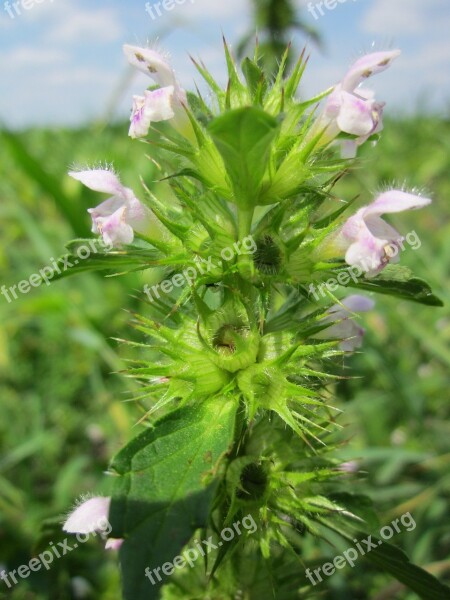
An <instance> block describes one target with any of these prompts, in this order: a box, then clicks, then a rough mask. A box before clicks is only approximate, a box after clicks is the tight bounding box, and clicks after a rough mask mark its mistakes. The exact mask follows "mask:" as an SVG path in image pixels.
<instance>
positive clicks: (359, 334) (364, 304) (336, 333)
mask: <svg viewBox="0 0 450 600" xmlns="http://www.w3.org/2000/svg"><path fill="white" fill-rule="evenodd" d="M374 306H375V302H374V301H373V300H371V299H370V298H366V297H365V296H359V295H357V294H355V295H353V296H348V297H347V298H344V299H343V300H342V301H341V304H335V305H334V306H332V307H331V308H330V310H329V311H328V315H327V316H326V317H325V318H324V319H323V321H322V322H323V323H332V325H330V327H328V328H327V329H325V330H324V331H321V332H320V333H319V334H318V335H317V337H318V338H319V339H337V340H342V342H341V343H340V345H339V347H340V349H341V350H344V351H345V352H353V351H354V350H356V349H357V348H360V347H361V346H362V341H363V337H364V333H365V329H363V328H362V327H360V326H359V325H358V323H357V322H356V321H355V313H359V312H368V311H369V310H372V309H373V307H374Z"/></svg>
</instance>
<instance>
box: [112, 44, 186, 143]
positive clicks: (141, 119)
mask: <svg viewBox="0 0 450 600" xmlns="http://www.w3.org/2000/svg"><path fill="white" fill-rule="evenodd" d="M123 50H124V53H125V56H126V57H127V59H128V62H129V63H130V64H131V65H132V66H133V67H136V68H137V69H139V70H140V71H142V72H143V73H145V74H146V75H149V76H150V77H151V78H152V79H153V80H154V81H156V83H158V84H159V85H160V86H161V88H160V89H158V90H156V91H152V92H149V91H146V92H144V94H145V95H144V96H135V97H134V105H133V112H132V115H131V127H130V132H129V135H130V136H131V137H133V138H137V137H139V138H140V137H145V136H146V135H147V133H148V131H149V129H150V125H151V123H152V122H158V121H168V120H173V125H174V126H175V127H176V128H177V129H179V130H180V131H181V133H182V134H183V135H184V134H185V129H186V125H188V119H187V116H186V114H185V111H184V108H183V105H186V104H187V97H186V92H185V91H184V90H183V89H182V88H181V87H180V85H179V83H178V81H177V79H176V77H175V73H174V71H173V69H172V67H171V65H170V63H169V62H168V61H167V60H166V58H165V57H164V56H163V55H162V54H160V53H159V52H157V51H156V50H152V49H151V48H139V47H138V46H129V45H125V46H124V47H123Z"/></svg>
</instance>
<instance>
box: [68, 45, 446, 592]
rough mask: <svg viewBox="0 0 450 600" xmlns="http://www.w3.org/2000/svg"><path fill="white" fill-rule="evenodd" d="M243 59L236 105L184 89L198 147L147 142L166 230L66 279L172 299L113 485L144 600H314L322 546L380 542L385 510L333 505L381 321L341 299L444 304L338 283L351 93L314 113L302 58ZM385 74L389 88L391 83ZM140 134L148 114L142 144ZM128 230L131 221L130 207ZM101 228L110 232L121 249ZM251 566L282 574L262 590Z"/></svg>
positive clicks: (156, 225) (171, 130)
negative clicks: (351, 410) (371, 332)
mask: <svg viewBox="0 0 450 600" xmlns="http://www.w3.org/2000/svg"><path fill="white" fill-rule="evenodd" d="M127 51H128V52H129V53H131V57H132V61H134V62H135V63H136V61H137V63H136V64H137V65H138V67H139V68H141V69H143V68H144V67H145V61H146V60H148V61H153V63H154V65H156V66H154V67H153V66H152V69H153V71H151V73H153V74H154V73H155V72H156V74H157V75H158V73H157V68H158V65H163V67H164V69H165V72H166V71H167V73H169V75H170V73H171V72H170V70H169V67H168V66H167V63H166V62H162V61H159V62H158V60H157V56H155V55H156V53H155V52H154V51H147V52H142V54H141V53H140V52H139V51H138V50H136V49H134V47H131V49H130V47H128V50H127ZM225 55H226V60H227V65H228V76H229V81H228V85H227V87H226V89H222V88H221V87H220V86H219V85H218V83H217V82H216V81H215V80H214V78H213V77H212V75H211V74H210V73H209V72H208V71H207V69H206V67H204V66H203V65H200V64H197V63H196V66H197V69H198V71H199V73H200V74H201V75H202V77H203V78H204V80H205V81H206V83H207V85H208V86H209V90H210V94H211V98H210V99H208V101H206V100H205V99H204V98H203V97H202V96H201V95H200V94H192V93H188V94H187V96H186V99H187V100H186V102H183V98H185V96H184V95H183V94H184V91H183V90H181V89H178V92H177V93H178V96H177V98H178V99H177V102H178V103H179V105H181V104H182V105H183V109H184V111H185V114H186V116H187V118H188V122H183V123H184V126H186V127H185V128H184V129H183V130H182V131H183V132H185V135H182V133H180V131H181V130H180V127H179V123H178V125H177V128H175V127H171V126H170V119H166V120H168V123H166V124H165V125H163V126H159V127H158V129H157V130H156V131H155V130H154V131H150V133H149V136H148V138H147V139H146V142H147V146H146V147H145V148H143V149H144V150H145V151H146V152H147V153H150V154H151V156H152V159H153V160H155V161H156V162H157V163H158V167H159V169H160V181H159V182H158V183H157V184H156V185H151V184H150V182H149V181H147V180H146V174H145V173H142V174H141V175H142V178H143V183H144V191H145V198H143V199H141V200H140V201H141V202H142V203H143V204H145V206H146V207H147V209H149V211H150V213H151V215H152V219H153V221H152V224H151V225H150V226H149V227H148V230H146V231H142V230H138V229H136V231H135V239H134V241H133V243H132V244H128V245H124V244H122V245H120V244H117V245H116V246H115V247H114V248H113V249H109V250H107V249H106V248H105V249H101V250H99V251H98V252H97V253H96V254H92V255H91V256H90V257H89V258H87V259H86V260H84V261H81V262H79V264H78V265H76V266H73V268H72V269H69V270H68V271H65V272H64V273H62V275H67V274H70V273H73V272H77V271H85V270H89V269H92V270H94V269H96V270H107V271H109V272H110V273H114V274H118V273H125V272H128V271H132V270H139V271H144V270H147V269H156V268H157V269H159V271H158V273H159V278H160V280H161V283H160V284H155V285H153V286H151V285H150V284H148V285H147V286H146V287H145V288H144V292H145V294H146V295H147V297H148V299H149V303H148V304H149V305H148V314H146V315H143V316H139V315H136V316H135V318H134V325H135V327H136V328H137V330H139V332H141V334H142V335H143V336H144V339H143V340H142V341H140V342H133V343H132V344H131V345H132V346H134V348H135V353H136V354H135V357H136V358H135V360H134V361H132V364H131V365H130V368H129V371H128V374H129V376H130V377H133V378H135V379H137V380H138V381H139V382H140V383H141V392H140V394H139V395H138V398H137V400H139V402H140V403H141V404H142V405H143V407H144V416H143V418H142V419H141V422H142V424H143V425H145V426H146V429H145V430H144V431H143V432H142V433H141V434H140V435H139V436H138V437H137V438H135V439H134V440H132V441H131V442H130V443H129V444H128V445H127V446H126V447H125V448H124V449H123V450H122V451H121V452H120V453H119V454H118V455H117V456H116V458H115V459H114V460H113V462H112V465H111V472H112V473H114V475H115V477H114V478H112V479H113V483H114V485H113V491H112V503H111V511H110V519H111V523H112V526H113V532H112V534H111V535H112V537H114V538H123V539H124V542H123V545H122V547H121V549H120V561H121V566H122V575H123V581H124V595H125V598H126V599H127V600H151V599H152V598H155V599H156V598H165V599H166V600H171V599H175V598H186V599H187V598H205V599H206V598H214V599H215V600H218V599H219V598H220V599H222V598H223V599H227V600H232V599H234V598H238V597H239V598H241V597H242V598H257V597H258V598H265V597H264V596H263V595H261V593H259V590H260V589H261V587H260V586H261V583H260V582H261V581H264V582H265V585H266V587H265V589H266V590H267V589H271V588H273V589H274V590H275V591H277V590H278V593H279V595H277V596H276V597H277V598H288V599H289V600H290V599H291V598H294V597H307V596H306V595H305V596H300V595H299V594H300V590H303V592H302V593H305V594H307V593H308V591H307V590H308V588H310V587H311V586H310V583H309V582H308V579H306V578H305V575H304V563H302V561H301V555H302V547H303V544H304V540H305V537H306V536H307V535H308V534H312V535H314V536H318V537H325V538H326V537H327V535H328V533H327V532H330V531H333V532H336V531H337V532H338V533H339V534H340V535H341V536H342V537H343V538H344V539H348V538H349V536H350V537H351V536H357V535H359V534H358V532H359V531H360V530H361V529H364V528H365V527H367V528H373V523H374V516H373V514H372V513H371V512H370V510H368V508H367V506H366V504H367V503H366V501H364V500H362V499H359V498H356V499H355V496H352V495H350V494H347V495H346V494H342V493H341V494H337V492H336V491H335V489H334V487H333V485H334V483H333V482H334V481H335V480H336V479H337V478H339V477H341V476H342V473H341V471H340V470H339V468H338V467H339V464H338V461H336V460H335V459H334V458H333V432H334V431H335V430H336V428H337V427H339V412H340V410H339V409H338V407H335V406H334V405H335V404H336V400H335V399H334V398H333V391H332V390H333V388H332V384H333V381H334V380H335V379H337V378H339V375H336V374H335V366H334V359H336V358H338V359H340V361H341V362H342V357H343V356H344V355H345V354H346V353H347V350H348V344H349V342H350V346H352V343H353V342H352V341H354V338H355V337H356V338H358V339H357V342H358V343H359V342H360V341H361V340H360V338H362V332H363V330H362V329H361V328H360V327H358V326H357V325H355V324H354V321H353V319H356V315H355V312H357V311H359V310H367V308H361V309H359V308H355V306H357V304H358V301H359V300H358V298H359V297H356V296H353V297H351V298H352V300H351V302H349V303H348V304H347V305H346V304H345V302H343V299H342V298H341V293H340V290H339V287H341V288H342V289H345V288H346V287H355V288H358V289H366V290H369V291H374V292H380V293H383V294H391V295H394V296H397V297H400V298H406V299H410V300H415V301H417V302H422V303H423V304H429V305H438V304H439V303H440V301H439V300H438V299H437V298H436V297H435V296H434V295H433V294H432V291H431V290H430V288H429V287H428V286H427V284H426V283H424V282H422V281H421V280H419V279H415V278H414V277H413V275H412V274H411V273H410V272H409V271H407V270H404V269H402V268H401V267H397V266H392V265H391V266H389V267H388V268H386V269H385V270H384V271H383V272H382V273H381V274H379V275H377V276H376V277H374V278H370V279H368V278H367V277H365V275H364V273H362V272H361V273H359V274H355V273H353V276H352V277H348V278H347V279H346V280H345V283H344V278H341V279H339V276H340V275H341V274H342V273H343V272H344V271H345V270H346V268H347V266H348V265H347V264H346V262H345V261H346V256H347V254H346V250H347V248H344V249H343V248H342V247H340V246H339V245H338V244H337V243H336V244H334V242H333V240H335V239H340V238H339V237H338V234H339V232H340V231H341V228H342V226H343V223H344V222H345V220H346V218H347V217H348V216H349V213H350V209H353V207H352V202H350V201H349V202H344V201H342V200H341V199H339V198H337V197H336V196H335V195H334V186H335V184H336V182H337V181H338V179H339V178H340V177H341V176H342V175H343V174H344V171H345V169H347V168H349V167H350V166H351V163H350V162H349V161H348V160H344V159H342V158H340V157H337V156H336V154H335V151H334V148H333V146H332V143H333V142H334V141H336V140H337V139H338V136H337V135H335V136H334V138H333V139H331V140H330V139H329V135H328V137H327V138H326V139H327V141H326V142H325V141H324V137H323V135H324V130H323V129H321V128H320V127H318V125H317V123H321V122H322V121H323V119H322V121H320V120H319V121H318V117H317V114H318V112H319V110H318V108H317V104H318V102H319V101H320V100H321V99H323V98H326V97H327V96H328V95H329V94H330V92H331V91H332V89H330V90H327V91H325V92H324V93H323V94H321V95H319V96H317V97H315V98H311V99H310V100H308V101H299V100H297V92H298V87H299V84H300V82H301V78H302V75H303V72H304V69H305V67H306V60H305V57H304V56H303V55H302V56H301V57H300V59H299V60H298V62H297V64H296V65H295V66H294V68H293V70H292V72H291V73H290V74H287V73H285V66H286V61H287V58H288V52H286V54H285V56H284V58H283V60H282V62H281V64H280V67H279V72H278V74H277V75H276V77H275V79H274V80H273V81H271V80H270V79H269V78H268V77H267V76H266V75H265V74H264V71H263V69H262V68H261V66H260V60H259V56H258V50H257V51H256V54H255V57H254V59H253V60H250V59H249V58H246V59H245V60H244V61H243V63H242V74H239V71H238V67H237V65H236V64H235V62H234V60H233V58H232V56H231V54H230V52H229V49H228V47H227V45H226V44H225ZM375 58H376V60H375V59H373V60H372V62H373V69H374V70H375V71H376V69H378V70H381V69H382V68H385V66H386V65H385V63H383V62H380V60H381V59H380V58H379V57H375ZM153 63H152V64H153ZM160 68H161V69H162V67H160ZM170 76H171V77H172V75H170ZM155 79H156V76H155ZM171 84H172V85H175V84H176V82H175V80H174V81H173V82H172V80H171ZM151 98H152V97H150V96H148V99H149V101H151ZM178 110H180V106H178ZM169 114H170V113H169ZM139 118H140V115H139V112H138V111H137V112H135V114H134V115H133V119H134V126H133V127H134V129H133V131H134V132H136V131H141V129H142V123H141V122H140V121H139ZM347 118H348V115H347ZM160 120H161V119H160ZM189 128H190V129H189ZM328 133H329V132H328ZM140 137H142V136H140ZM350 137H352V136H350ZM353 137H355V136H353ZM359 143H362V142H361V140H360V138H359ZM91 187H92V186H91ZM150 187H151V189H150ZM93 189H96V188H95V187H93ZM124 189H125V188H124ZM138 196H139V194H138ZM133 198H134V197H133ZM134 200H135V201H136V202H138V200H137V199H134ZM124 202H125V201H124ZM120 210H121V211H122V213H123V214H122V213H121V214H120V216H121V217H123V218H125V219H126V218H127V214H126V211H127V210H128V209H127V205H126V204H124V206H122V207H121V209H120ZM380 212H381V210H380ZM388 212H389V211H388ZM390 212H394V211H393V210H390ZM146 215H148V213H146ZM102 218H103V217H99V218H97V221H98V222H97V223H96V226H97V228H98V229H99V231H100V233H102V234H104V233H105V232H104V231H102V230H101V228H102V225H104V222H103V221H101V219H102ZM105 223H106V221H105ZM122 225H123V223H122ZM104 226H105V227H106V225H104ZM107 226H108V227H112V226H114V222H113V221H111V220H110V221H108V222H107ZM129 227H130V226H129ZM127 233H129V229H127ZM355 235H356V234H355ZM352 239H353V238H352ZM344 241H345V240H344ZM357 241H358V243H360V244H362V242H361V241H360V240H359V238H358V240H357ZM363 241H364V240H363ZM80 243H81V242H80V241H78V242H73V243H72V246H70V247H69V252H70V251H74V249H75V248H76V247H77V244H80ZM387 262H388V260H387ZM386 264H387V263H386ZM383 266H384V265H383ZM344 274H345V273H344ZM330 278H337V281H338V283H337V284H336V285H335V286H334V287H333V288H332V289H331V286H329V287H328V288H327V287H326V288H324V289H325V292H324V293H323V294H322V295H321V296H320V295H317V294H315V292H314V293H313V291H312V290H316V289H317V286H319V285H320V284H321V283H322V284H323V283H325V282H327V281H328V280H329V279H330ZM335 292H336V293H335ZM348 300H349V301H350V299H348ZM336 307H338V308H336ZM350 323H353V327H354V329H349V328H348V325H349V324H350ZM331 327H333V330H332V331H334V336H333V335H329V336H328V337H329V338H330V339H327V330H328V329H330V328H331ZM330 331H331V329H330ZM336 332H343V334H342V335H340V334H338V333H336ZM355 332H356V333H355ZM344 342H346V344H347V345H346V346H345V348H343V345H342V344H343V343H344ZM357 345H358V344H356V342H355V346H354V347H357ZM154 418H155V419H156V420H154ZM246 516H248V517H249V518H250V517H251V518H252V519H253V521H254V523H255V524H256V530H255V531H253V532H252V533H250V530H249V529H246V530H244V531H242V532H241V534H240V535H235V536H234V539H233V540H232V541H230V542H227V543H222V544H218V545H217V547H216V548H215V550H214V551H212V552H211V554H209V555H207V556H205V557H203V559H202V560H201V561H198V562H197V563H196V564H195V565H194V566H192V568H191V567H190V566H189V565H188V566H186V567H185V568H184V569H179V570H177V571H175V572H174V573H172V574H171V576H170V577H171V578H170V579H166V580H164V581H162V580H161V581H160V580H159V579H158V578H157V580H156V582H155V583H152V582H151V580H150V577H149V576H148V573H147V575H146V568H149V569H150V572H152V573H153V570H154V569H156V568H158V567H161V566H162V565H163V563H166V562H168V561H169V562H170V561H172V559H174V558H175V557H176V556H177V555H180V554H181V553H182V551H183V548H184V549H185V550H186V549H189V547H190V546H192V545H193V544H194V541H195V540H199V539H203V540H205V539H212V540H215V541H216V542H217V541H218V540H220V532H221V530H222V529H223V528H224V527H231V526H233V524H234V523H236V522H238V521H239V522H241V521H242V520H243V519H244V518H246ZM374 557H375V554H374ZM386 557H387V558H386ZM375 558H376V560H375ZM375 558H374V559H373V560H374V561H375V562H377V564H379V566H381V567H383V568H385V569H387V570H388V571H390V572H391V573H393V574H394V575H396V576H398V578H399V579H400V580H401V581H402V582H404V583H406V584H407V585H409V586H410V587H411V588H412V589H413V590H416V591H417V593H419V594H423V593H424V592H423V590H424V589H427V590H428V592H427V593H430V594H433V593H434V594H435V595H434V596H433V595H429V596H427V597H428V598H431V597H433V598H439V597H444V596H439V594H445V593H448V592H450V590H448V592H447V590H446V589H445V588H444V587H443V586H441V585H440V584H439V583H438V582H437V581H436V580H434V579H433V578H432V577H431V576H429V575H428V574H426V573H425V572H424V571H422V570H420V569H418V568H416V567H413V566H412V565H410V564H409V563H408V562H407V559H406V557H404V555H402V554H401V553H400V552H398V551H397V550H395V548H393V547H390V546H389V545H388V544H385V545H384V546H383V547H382V548H380V549H379V550H378V551H377V554H376V557H375ZM391 559H392V560H391ZM249 564H252V565H258V569H259V570H260V571H261V570H262V571H264V575H260V576H258V577H259V580H260V581H259V580H258V577H252V576H251V574H252V572H253V571H252V569H253V567H247V568H245V565H249ZM152 576H153V575H152ZM155 577H156V576H155ZM287 580H289V582H290V585H289V586H288V590H287V591H286V589H285V583H286V581H287ZM183 590H184V591H183ZM289 590H290V591H289ZM293 591H295V596H294V595H289V593H294V592H293ZM239 594H240V595H239ZM258 594H259V595H258ZM422 597H425V596H423V595H422Z"/></svg>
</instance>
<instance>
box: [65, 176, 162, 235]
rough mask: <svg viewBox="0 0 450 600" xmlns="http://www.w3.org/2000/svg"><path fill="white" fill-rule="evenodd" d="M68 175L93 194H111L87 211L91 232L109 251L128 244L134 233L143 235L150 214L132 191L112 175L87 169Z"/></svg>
mask: <svg viewBox="0 0 450 600" xmlns="http://www.w3.org/2000/svg"><path fill="white" fill-rule="evenodd" d="M69 175H70V177H73V178H74V179H77V180H78V181H81V183H82V184H84V185H85V186H86V187H88V188H90V189H91V190H94V191H95V192H103V193H105V194H111V197H110V198H108V199H107V200H105V201H104V202H102V203H101V204H99V205H98V206H97V207H96V208H90V209H89V210H88V212H89V213H90V215H91V217H92V231H93V233H99V234H101V235H102V237H103V241H104V242H105V244H107V245H110V246H113V247H115V246H121V245H122V244H131V242H132V241H133V239H134V232H135V231H137V232H139V233H144V232H145V231H146V230H147V228H148V226H149V222H150V211H149V210H148V209H147V208H146V207H145V206H143V205H142V204H141V202H140V201H139V200H138V199H137V198H136V196H135V195H134V192H133V191H132V190H130V189H129V188H126V187H124V186H123V185H122V184H121V182H120V180H119V178H118V177H117V175H116V174H115V173H114V172H113V171H110V170H108V169H91V170H87V171H71V172H69Z"/></svg>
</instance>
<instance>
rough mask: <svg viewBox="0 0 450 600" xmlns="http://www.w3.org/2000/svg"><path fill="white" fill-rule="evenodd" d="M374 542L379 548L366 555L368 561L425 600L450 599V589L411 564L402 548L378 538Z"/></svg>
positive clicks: (373, 539) (365, 536)
mask: <svg viewBox="0 0 450 600" xmlns="http://www.w3.org/2000/svg"><path fill="white" fill-rule="evenodd" d="M357 537H360V539H367V537H368V536H367V535H365V534H363V533H361V534H359V535H358V536H357ZM372 541H373V542H374V543H375V544H378V547H377V548H374V549H372V550H371V552H368V553H366V554H365V557H364V558H365V559H366V560H368V561H370V562H371V563H373V564H374V565H376V566H377V567H378V568H380V569H383V570H384V571H387V572H388V573H390V574H391V575H393V576H394V577H395V578H396V579H397V580H398V581H400V582H401V583H403V584H404V585H406V586H408V587H409V589H411V590H413V591H414V592H416V594H418V595H419V596H420V597H421V598H423V599H424V600H448V598H450V588H449V587H447V586H446V585H443V584H442V583H440V581H438V580H437V579H436V578H435V577H434V576H433V575H431V574H430V573H428V572H427V571H425V570H424V569H422V568H421V567H418V566H417V565H414V564H413V563H411V562H410V561H409V558H408V557H407V555H406V554H405V553H404V552H403V551H402V550H400V548H397V547H396V546H393V545H392V544H388V543H386V542H385V541H382V540H379V539H377V538H376V537H372Z"/></svg>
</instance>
